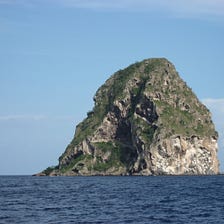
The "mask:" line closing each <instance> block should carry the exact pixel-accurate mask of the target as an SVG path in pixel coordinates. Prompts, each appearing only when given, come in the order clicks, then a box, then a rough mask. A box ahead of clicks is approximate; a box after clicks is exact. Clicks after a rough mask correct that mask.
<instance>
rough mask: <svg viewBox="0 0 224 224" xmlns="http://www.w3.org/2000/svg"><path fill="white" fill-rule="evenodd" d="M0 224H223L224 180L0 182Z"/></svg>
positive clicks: (25, 178)
mask: <svg viewBox="0 0 224 224" xmlns="http://www.w3.org/2000/svg"><path fill="white" fill-rule="evenodd" d="M0 223H1V224H3V223H7V224H11V223H29V224H32V223H38V224H42V223H52V224H57V223H66V224H69V223H85V224H88V223H140V224H144V223H174V224H175V223H181V224H183V223H184V224H186V223H191V224H193V223H200V224H203V223H214V224H218V223H224V176H149V177H143V176H126V177H118V176H116V177H112V176H107V177H103V176H101V177H97V176H94V177H32V176H0Z"/></svg>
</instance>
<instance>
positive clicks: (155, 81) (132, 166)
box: [43, 58, 219, 175]
mask: <svg viewBox="0 0 224 224" xmlns="http://www.w3.org/2000/svg"><path fill="white" fill-rule="evenodd" d="M94 101H95V106H94V108H93V110H92V111H90V112H88V114H87V118H86V119H85V120H84V121H82V122H81V123H80V124H79V125H78V126H77V127H76V132H75V136H74V139H73V140H72V142H71V143H70V144H69V145H68V147H67V148H66V150H65V152H64V153H63V154H62V155H61V157H60V158H59V165H58V166H56V167H54V168H51V169H48V171H47V172H46V170H45V171H43V174H47V175H164V174H167V175H181V174H193V175H196V174H217V173H218V172H219V162H218V159H217V138H218V135H217V132H216V131H215V128H214V125H213V123H212V121H211V115H210V112H209V111H208V109H207V108H206V107H205V106H204V105H203V104H201V103H200V102H199V100H198V99H197V97H196V96H195V94H194V93H193V92H192V91H191V89H190V88H189V87H187V85H186V83H185V82H184V81H183V80H182V79H181V78H180V77H179V75H178V73H177V72H176V70H175V67H174V66H173V65H172V64H171V63H170V62H169V61H168V60H166V59H163V58H162V59H147V60H144V61H142V62H139V63H135V64H133V65H131V66H129V67H128V68H126V69H124V70H120V71H118V72H116V73H115V74H114V75H112V76H111V77H110V78H109V79H108V80H107V81H106V82H105V84H104V85H102V86H101V87H100V88H99V89H98V91H97V92H96V95H95V96H94Z"/></svg>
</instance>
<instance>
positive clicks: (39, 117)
mask: <svg viewBox="0 0 224 224" xmlns="http://www.w3.org/2000/svg"><path fill="white" fill-rule="evenodd" d="M43 119H46V116H43V115H4V116H0V121H15V120H34V121H38V120H43Z"/></svg>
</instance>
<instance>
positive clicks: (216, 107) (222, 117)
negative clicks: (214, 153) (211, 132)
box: [202, 98, 224, 171]
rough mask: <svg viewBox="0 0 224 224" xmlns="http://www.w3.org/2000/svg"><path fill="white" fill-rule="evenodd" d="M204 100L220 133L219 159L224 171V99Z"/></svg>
mask: <svg viewBox="0 0 224 224" xmlns="http://www.w3.org/2000/svg"><path fill="white" fill-rule="evenodd" d="M202 102H203V103H204V104H205V105H206V106H207V107H208V109H209V110H210V111H211V113H212V119H213V122H214V124H215V127H216V130H217V131H218V133H219V141H218V143H219V153H218V154H219V159H220V162H222V163H221V166H220V168H221V170H222V171H224V99H212V98H209V99H203V100H202Z"/></svg>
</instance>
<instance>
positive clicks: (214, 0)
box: [57, 0, 224, 17]
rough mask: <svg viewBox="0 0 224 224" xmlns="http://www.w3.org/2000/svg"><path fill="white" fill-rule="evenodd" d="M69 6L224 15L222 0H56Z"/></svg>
mask: <svg viewBox="0 0 224 224" xmlns="http://www.w3.org/2000/svg"><path fill="white" fill-rule="evenodd" d="M57 2H58V3H60V4H63V5H65V6H69V7H77V8H90V9H112V10H113V9H122V10H134V11H135V10H144V11H152V10H156V11H166V12H169V13H172V14H174V15H178V16H184V17H186V16H200V15H203V14H204V15H211V16H212V15H215V16H220V15H224V1H223V0H169V1H168V0H57Z"/></svg>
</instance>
